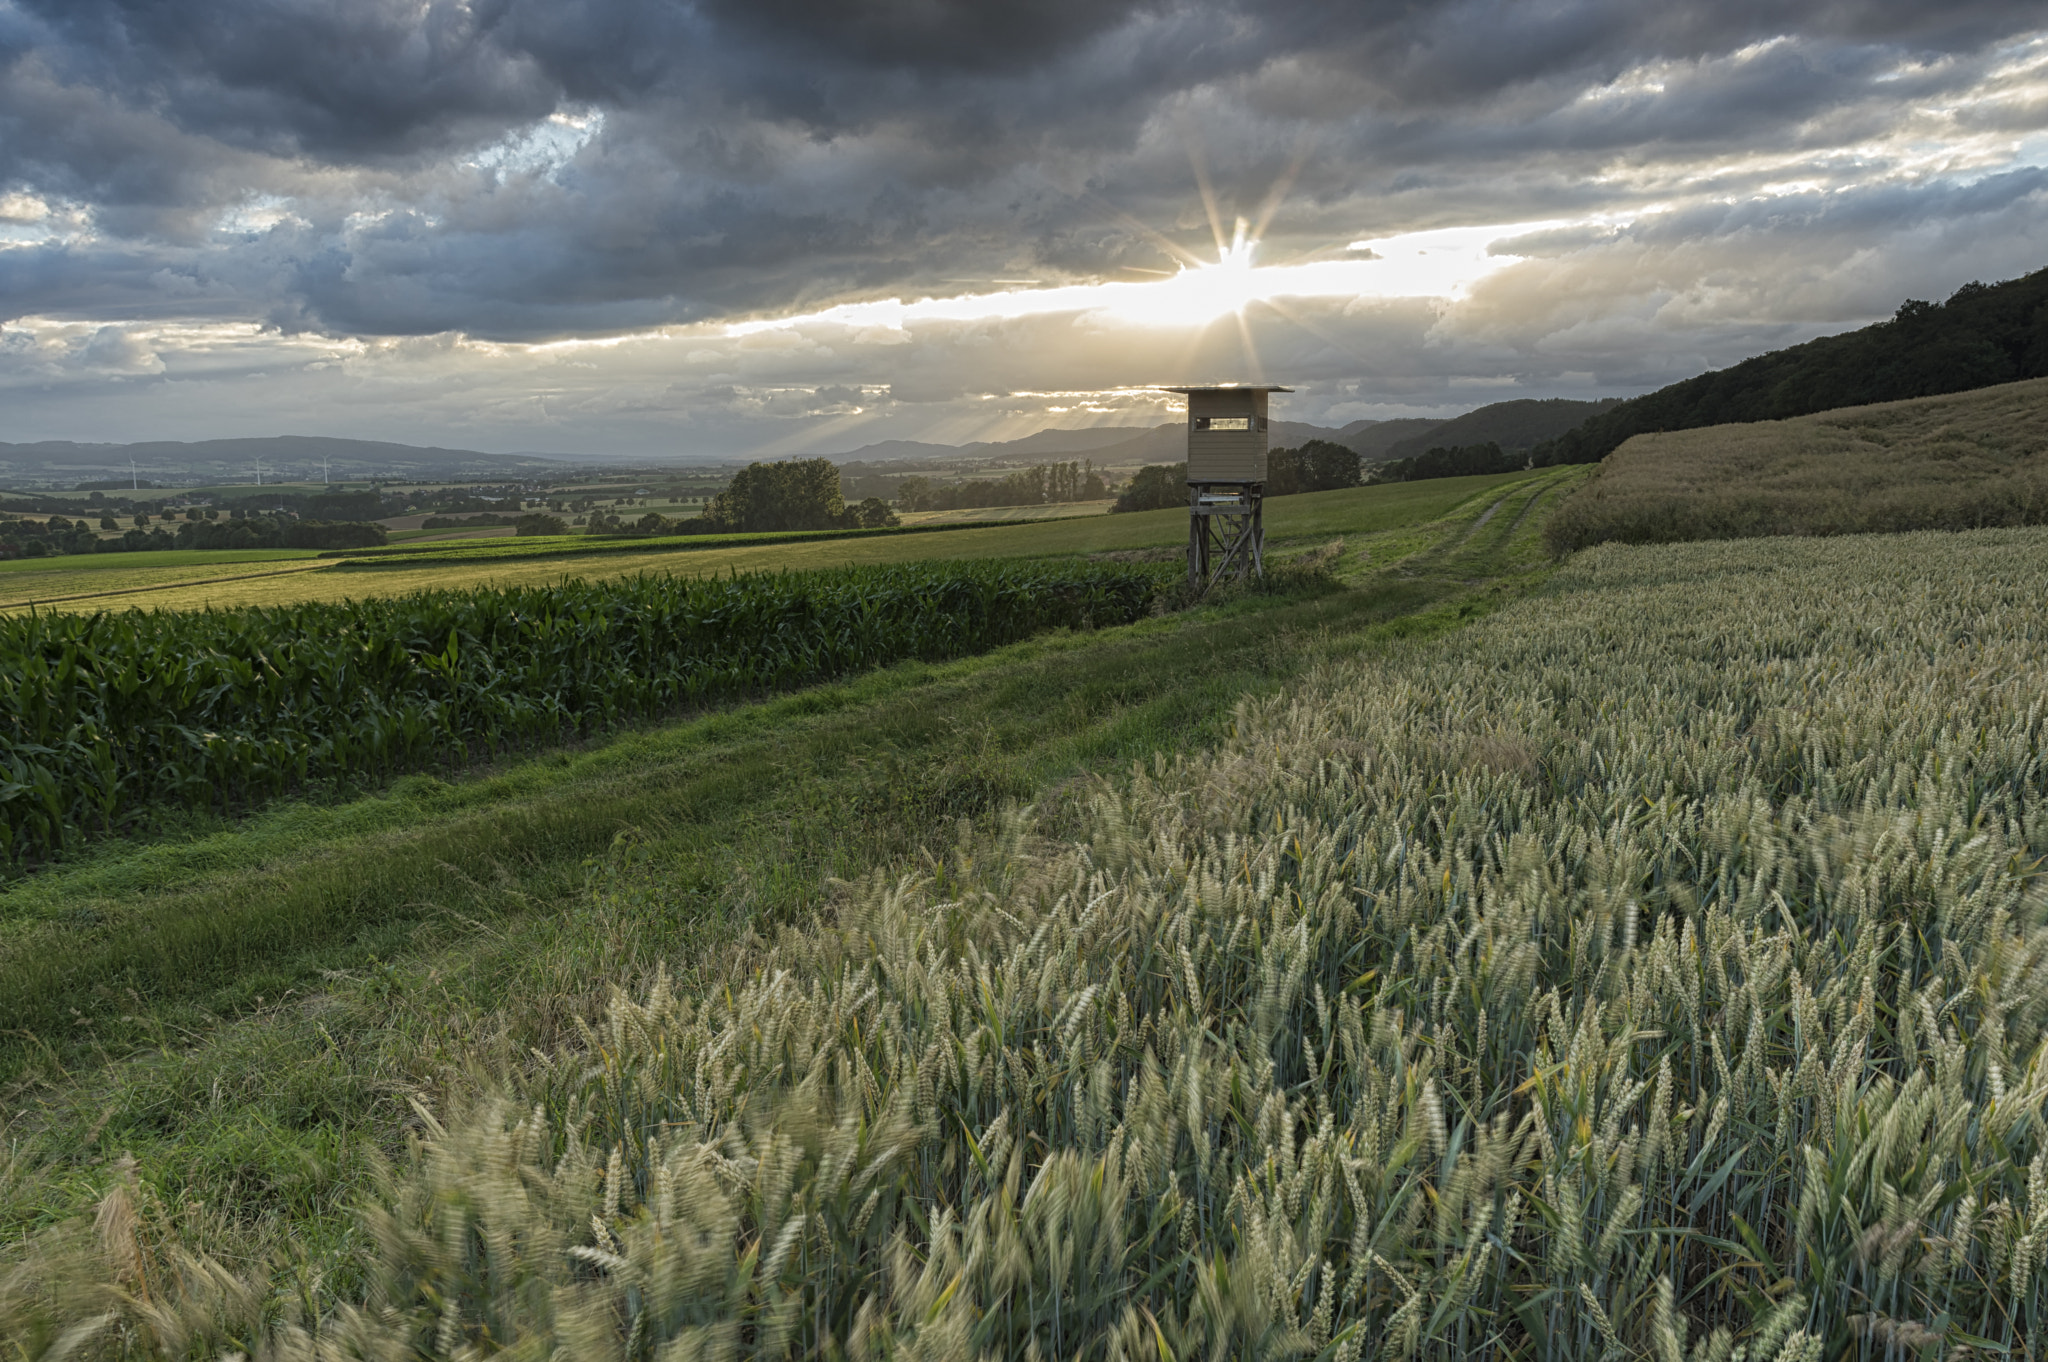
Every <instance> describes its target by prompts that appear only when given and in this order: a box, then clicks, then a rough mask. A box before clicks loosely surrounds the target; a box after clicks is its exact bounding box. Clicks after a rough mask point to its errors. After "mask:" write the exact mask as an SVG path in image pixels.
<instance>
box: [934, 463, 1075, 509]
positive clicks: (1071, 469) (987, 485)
mask: <svg viewBox="0 0 2048 1362" xmlns="http://www.w3.org/2000/svg"><path fill="white" fill-rule="evenodd" d="M1108 495H1109V487H1108V486H1107V484H1105V483H1104V482H1103V480H1102V475H1101V474H1100V473H1097V472H1096V471H1095V461H1094V460H1093V459H1084V460H1081V461H1079V462H1067V463H1041V464H1035V465H1033V466H1032V467H1030V468H1020V469H1017V470H1016V471H1015V472H1012V473H1006V474H1004V475H1003V476H1002V477H1000V478H986V479H981V480H979V481H972V482H957V483H952V484H945V483H934V482H933V481H932V480H931V479H930V478H921V477H909V478H905V479H904V480H903V481H902V482H900V483H898V484H897V487H896V504H897V506H898V507H900V508H901V509H903V510H906V511H962V510H968V509H971V508H974V507H979V506H1049V505H1053V504H1056V503H1064V502H1072V501H1101V500H1102V499H1103V498H1105V497H1107V496H1108Z"/></svg>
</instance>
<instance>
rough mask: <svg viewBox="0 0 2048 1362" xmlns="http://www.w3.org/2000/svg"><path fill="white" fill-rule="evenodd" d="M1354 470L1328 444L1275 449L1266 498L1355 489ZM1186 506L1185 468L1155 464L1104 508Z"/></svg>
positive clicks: (1353, 462) (1345, 453) (1348, 458)
mask: <svg viewBox="0 0 2048 1362" xmlns="http://www.w3.org/2000/svg"><path fill="white" fill-rule="evenodd" d="M1358 467H1359V462H1358V455H1357V453H1356V452H1355V451H1353V450H1350V449H1346V448H1345V447H1344V446H1343V445H1340V444H1335V443H1332V442H1331V441H1329V440H1310V441H1309V442H1308V443H1307V444H1304V445H1302V446H1301V447H1299V448H1297V449H1275V450H1272V451H1270V452H1269V453H1268V454H1267V455H1266V495H1267V496H1269V497H1285V496H1292V495H1294V494H1295V493H1297V492H1327V491H1331V490H1334V489H1336V488H1339V487H1356V486H1357V485H1358ZM1187 504H1188V466H1187V465H1186V464H1184V463H1154V464H1147V465H1145V466H1144V467H1143V468H1141V469H1139V470H1138V472H1137V475H1136V476H1135V477H1133V478H1132V479H1131V480H1130V482H1129V483H1128V484H1127V485H1126V486H1125V487H1124V489H1123V491H1122V492H1120V493H1118V495H1117V499H1116V504H1115V505H1114V506H1112V507H1110V508H1109V509H1110V510H1111V511H1112V512H1117V511H1164V510H1168V509H1171V508H1172V507H1175V506H1181V507H1185V506H1186V505H1187Z"/></svg>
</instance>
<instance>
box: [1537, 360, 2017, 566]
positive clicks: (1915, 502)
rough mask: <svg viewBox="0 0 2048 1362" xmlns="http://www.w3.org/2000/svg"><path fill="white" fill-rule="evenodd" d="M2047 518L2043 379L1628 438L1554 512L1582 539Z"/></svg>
mask: <svg viewBox="0 0 2048 1362" xmlns="http://www.w3.org/2000/svg"><path fill="white" fill-rule="evenodd" d="M2044 522H2048V379H2029V380H2027V381H2025V382H2021V383H2007V384H2003V385H2000V386H1998V387H1995V388H1982V389H1978V390H1976V391H1972V392H1964V393H1956V394H1952V395H1948V396H1943V397H1923V398H1916V399H1913V400H1911V401H1904V402H1886V403H1882V404H1879V405H1876V406H1868V407H1845V408H1842V409H1840V410H1837V411H1828V412H1821V413H1819V414H1817V415H1813V416H1802V417H1797V418H1795V419H1792V420H1787V421H1757V422H1751V423H1748V424H1740V425H1723V426H1709V427H1706V428H1704V429H1699V430H1686V431H1673V432H1668V433H1665V434H1658V435H1638V436H1635V437H1634V438H1632V439H1631V440H1629V441H1628V442H1627V443H1626V444H1624V445H1623V446H1622V447H1621V448H1619V449H1617V450H1616V451H1615V452H1614V453H1613V454H1611V455H1609V456H1608V458H1607V460H1606V461H1605V463H1603V464H1602V465H1601V466H1600V471H1599V474H1598V476H1597V477H1595V478H1594V479H1593V481H1592V482H1590V483H1588V484H1587V485H1586V487H1585V488H1584V489H1583V490H1581V491H1580V492H1579V493H1578V494H1577V495H1576V496H1574V497H1573V498H1571V500H1570V501H1569V502H1567V503H1566V504H1565V505H1564V506H1563V507H1561V508H1560V509H1559V510H1558V512H1557V514H1556V515H1554V516H1553V517H1552V518H1551V521H1550V525H1549V528H1548V531H1547V538H1548V541H1549V543H1550V545H1551V548H1552V550H1553V551H1554V552H1557V553H1560V554H1564V553H1569V552H1572V551H1573V550H1575V549H1580V548H1584V547H1586V546H1588V545H1591V544H1598V543H1602V542H1606V541H1615V542H1620V543H1631V544H1652V543H1674V542H1679V541H1683V540H1695V539H1747V538H1753V537H1757V536H1762V535H1787V534H1798V535H1829V534H1862V533H1871V532H1891V531H1906V530H1964V529H1982V528H1986V527H1990V526H1999V525H2036V524H2041V523H2044Z"/></svg>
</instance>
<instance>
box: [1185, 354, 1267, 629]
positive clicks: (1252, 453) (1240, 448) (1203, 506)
mask: <svg viewBox="0 0 2048 1362" xmlns="http://www.w3.org/2000/svg"><path fill="white" fill-rule="evenodd" d="M1166 391H1167V392H1170V393H1185V394H1186V395H1187V399H1188V586H1189V588H1190V589H1191V590H1194V591H1204V592H1205V591H1207V590H1208V589H1209V588H1210V587H1211V586H1213V585H1214V584H1215V583H1217V582H1219V581H1222V580H1223V579H1224V578H1226V577H1241V576H1258V577H1263V576H1265V573H1266V561H1265V559H1266V523H1265V512H1264V503H1265V497H1266V448H1267V444H1268V441H1269V438H1270V437H1269V434H1268V424H1269V423H1268V420H1267V403H1268V398H1269V396H1270V395H1271V394H1273V393H1284V392H1292V391H1294V390H1293V389H1292V388H1277V387H1230V388H1168V389H1166Z"/></svg>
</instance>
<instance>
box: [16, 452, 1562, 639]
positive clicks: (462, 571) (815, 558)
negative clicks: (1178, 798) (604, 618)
mask: <svg viewBox="0 0 2048 1362" xmlns="http://www.w3.org/2000/svg"><path fill="white" fill-rule="evenodd" d="M1527 476H1528V475H1526V474H1505V475H1499V476H1491V477H1479V478H1445V479H1441V480H1439V481H1435V482H1420V483H1399V484H1394V485H1392V486H1387V487H1359V488H1352V489H1348V490H1346V491H1341V492H1314V493H1308V494H1305V495H1302V496H1293V497H1277V498H1275V499H1274V500H1272V501H1269V502H1267V503H1266V526H1267V529H1266V533H1267V537H1268V539H1269V541H1271V543H1272V544H1273V546H1274V549H1275V551H1277V552H1283V553H1284V552H1285V551H1286V550H1287V549H1288V548H1289V547H1290V546H1293V547H1300V546H1302V545H1304V544H1308V543H1312V542H1315V541H1317V540H1320V539H1328V538H1332V537H1335V536H1338V535H1345V536H1349V537H1351V538H1352V539H1354V540H1355V539H1357V538H1358V537H1359V536H1361V535H1373V534H1381V533H1385V532H1387V531H1389V530H1393V529H1397V528H1399V527H1402V526H1416V525H1422V524H1427V523H1429V522H1431V521H1434V520H1436V519H1438V518H1439V517H1442V516H1445V515H1449V514H1451V513H1453V512H1454V511H1456V509H1457V508H1458V507H1459V506H1460V505H1461V504H1462V503H1464V502H1465V501H1466V500H1467V499H1468V498H1471V497H1473V496H1476V495H1478V494H1480V493H1483V492H1485V491H1487V490H1489V489H1491V488H1494V487H1498V486H1503V485H1506V484H1509V483H1512V482H1516V481H1519V480H1522V479H1523V478H1526V477H1527ZM1186 543H1187V513H1186V512H1185V511H1177V510H1167V511H1144V512H1139V513H1137V514H1133V515H1116V516H1109V515H1104V516H1082V517H1073V518H1068V519H1062V520H1051V521H1034V522H1029V523H1021V524H1017V525H1014V526H1010V525H1006V526H1000V527H997V528H993V529H983V530H948V531H944V532H941V533H931V534H916V535H904V536H900V537H899V536H890V537H885V538H871V539H830V540H825V541H822V542H808V543H794V544H791V543H784V544H773V545H762V546H759V547H754V548H732V549H709V550H702V551H693V552H688V553H668V552H651V553H620V554H616V555H604V556H600V557H595V558H578V559H575V560H572V562H571V561H549V560H547V559H545V558H542V559H535V560H531V561H513V562H506V563H488V562H486V563H478V564H470V563H460V564H436V565H432V566H423V567H404V566H398V565H395V564H394V565H391V566H380V567H379V568H378V569H377V570H376V571H374V572H368V571H359V572H336V571H334V570H333V569H332V568H331V567H321V568H315V569H311V570H310V575H308V576H304V577H294V578H291V579H289V580H279V581H252V582H247V583H234V582H229V583H224V584H221V585H219V586H213V587H208V586H204V585H201V586H192V587H172V588H167V589H165V590H163V591H160V592H152V593H149V594H147V595H136V596H130V597H125V598H116V599H115V600H113V601H111V602H108V603H106V604H103V605H99V606H95V605H94V604H93V603H92V602H89V601H87V602H78V603H75V604H59V605H56V606H54V607H53V608H55V609H59V610H89V609H104V608H147V609H165V610H197V609H205V608H208V607H212V608H216V609H233V608H235V607H238V606H244V605H269V604H285V603H288V602H293V601H341V600H354V599H362V598H365V597H369V596H395V595H404V594H406V593H408V592H413V591H433V590H443V589H447V590H462V589H469V588H473V587H479V586H537V585H544V584H547V583H551V582H557V581H560V580H562V579H563V577H565V576H569V575H574V576H578V577H584V578H589V579H593V580H596V579H601V578H605V577H615V576H629V575H631V574H633V573H638V572H679V573H718V574H723V573H726V572H732V571H738V572H753V571H764V570H774V569H782V568H788V569H795V570H806V569H812V568H825V567H839V566H845V565H849V564H857V563H902V562H911V561H916V560H919V559H925V558H962V559H979V558H1040V557H1063V556H1068V555H1074V554H1088V553H1113V552H1114V553H1130V552H1147V551H1153V550H1169V551H1170V550H1175V549H1179V548H1181V547H1182V546H1184V545H1185V544H1186ZM49 594H51V595H56V594H61V593H56V592H51V593H49Z"/></svg>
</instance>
